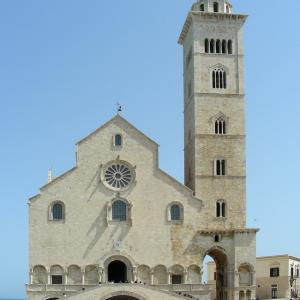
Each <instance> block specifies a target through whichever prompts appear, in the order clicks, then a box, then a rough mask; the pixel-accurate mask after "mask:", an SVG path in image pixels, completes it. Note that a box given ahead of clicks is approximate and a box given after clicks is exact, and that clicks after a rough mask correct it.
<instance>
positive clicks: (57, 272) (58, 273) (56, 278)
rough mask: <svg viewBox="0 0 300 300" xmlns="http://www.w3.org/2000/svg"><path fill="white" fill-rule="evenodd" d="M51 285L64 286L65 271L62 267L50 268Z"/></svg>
mask: <svg viewBox="0 0 300 300" xmlns="http://www.w3.org/2000/svg"><path fill="white" fill-rule="evenodd" d="M50 277H51V284H64V269H63V267H61V266H60V265H53V266H51V268H50Z"/></svg>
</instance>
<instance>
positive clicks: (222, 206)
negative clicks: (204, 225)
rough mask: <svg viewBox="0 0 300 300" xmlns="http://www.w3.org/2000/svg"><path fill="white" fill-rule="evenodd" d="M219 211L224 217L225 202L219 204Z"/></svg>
mask: <svg viewBox="0 0 300 300" xmlns="http://www.w3.org/2000/svg"><path fill="white" fill-rule="evenodd" d="M221 212H222V217H223V218H225V202H223V203H222V205H221Z"/></svg>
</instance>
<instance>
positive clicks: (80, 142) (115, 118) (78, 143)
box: [76, 114, 159, 147]
mask: <svg viewBox="0 0 300 300" xmlns="http://www.w3.org/2000/svg"><path fill="white" fill-rule="evenodd" d="M117 119H120V120H121V121H123V122H125V123H126V124H127V125H129V126H130V127H131V128H133V129H134V130H136V131H137V132H139V133H140V134H141V135H142V136H143V137H145V138H146V139H147V140H148V141H149V142H151V143H152V144H154V145H156V146H157V147H159V145H158V144H157V143H156V142H155V141H154V140H152V139H151V138H149V137H148V136H146V135H145V134H144V133H143V132H142V131H140V130H139V129H137V128H136V127H135V126H134V125H132V124H131V123H130V122H129V121H127V120H126V119H125V118H123V117H122V116H120V115H119V114H117V115H115V116H114V117H113V118H111V119H110V120H108V121H107V122H106V123H104V124H103V125H102V126H100V127H99V128H97V129H96V130H94V131H92V132H91V133H90V134H89V135H87V136H86V137H84V138H83V139H81V140H80V141H78V142H77V143H76V145H80V144H82V143H84V142H85V141H86V140H88V139H89V138H90V137H91V136H93V135H95V134H96V133H97V132H99V131H100V130H102V129H103V128H104V127H106V126H107V125H108V124H110V123H111V122H113V121H114V120H117Z"/></svg>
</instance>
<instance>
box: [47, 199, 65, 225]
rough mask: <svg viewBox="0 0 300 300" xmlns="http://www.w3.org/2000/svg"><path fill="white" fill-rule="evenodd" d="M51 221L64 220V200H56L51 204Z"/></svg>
mask: <svg viewBox="0 0 300 300" xmlns="http://www.w3.org/2000/svg"><path fill="white" fill-rule="evenodd" d="M49 219H50V220H51V221H63V220H64V219H65V205H64V204H63V203H62V202H54V203H52V204H51V206H50V216H49Z"/></svg>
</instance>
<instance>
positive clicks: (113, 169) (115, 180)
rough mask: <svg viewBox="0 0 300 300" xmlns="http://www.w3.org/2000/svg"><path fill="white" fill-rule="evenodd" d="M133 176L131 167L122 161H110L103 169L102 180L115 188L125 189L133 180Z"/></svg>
mask: <svg viewBox="0 0 300 300" xmlns="http://www.w3.org/2000/svg"><path fill="white" fill-rule="evenodd" d="M133 177H134V175H133V171H132V169H131V167H129V166H128V165H127V164H126V163H124V162H114V163H111V164H109V165H108V166H107V167H106V169H105V170H104V182H105V183H106V185H107V186H108V187H110V188H113V189H116V190H121V189H126V188H127V187H128V186H129V184H130V183H131V182H132V181H133Z"/></svg>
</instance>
